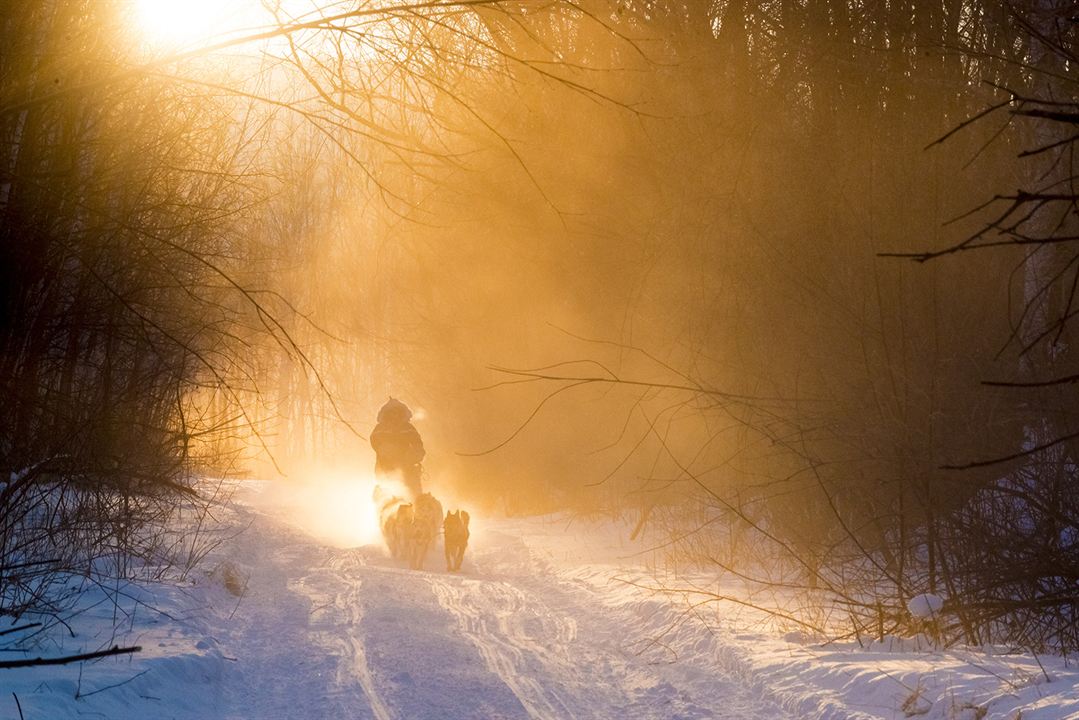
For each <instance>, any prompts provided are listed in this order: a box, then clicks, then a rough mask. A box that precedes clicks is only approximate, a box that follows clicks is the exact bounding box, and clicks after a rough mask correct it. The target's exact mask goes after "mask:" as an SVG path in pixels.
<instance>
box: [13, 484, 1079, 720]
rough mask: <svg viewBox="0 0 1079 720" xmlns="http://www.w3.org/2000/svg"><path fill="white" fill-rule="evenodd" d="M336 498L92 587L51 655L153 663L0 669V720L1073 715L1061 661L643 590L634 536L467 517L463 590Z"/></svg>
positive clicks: (284, 502) (242, 500) (266, 513)
mask: <svg viewBox="0 0 1079 720" xmlns="http://www.w3.org/2000/svg"><path fill="white" fill-rule="evenodd" d="M335 499H336V502H334V500H333V499H329V498H328V496H327V495H326V493H324V492H309V491H306V490H300V491H297V490H295V489H291V490H287V491H286V490H282V489H281V488H280V487H279V486H269V485H266V484H262V483H248V484H247V485H246V486H245V487H244V489H243V491H242V492H241V493H239V494H238V495H237V496H236V498H235V499H234V500H233V502H232V503H231V504H230V506H229V508H223V509H222V513H220V514H219V518H221V519H223V520H224V521H225V522H226V523H228V524H229V525H231V526H233V527H235V528H241V527H246V530H245V531H244V532H243V533H240V534H238V535H236V536H235V537H232V538H231V539H230V540H228V542H226V543H225V544H223V545H222V546H221V547H219V548H217V549H216V550H215V552H214V553H213V554H212V555H211V557H210V558H209V559H208V560H207V563H206V568H207V570H208V571H213V572H212V573H210V574H208V575H204V576H200V579H199V581H198V582H197V583H194V584H192V585H191V586H189V587H186V586H185V587H165V586H160V587H150V588H142V589H140V588H134V587H128V588H120V590H121V592H122V597H123V598H124V603H122V604H121V608H120V609H121V613H120V615H119V616H117V615H116V609H115V608H114V606H113V604H112V603H110V602H103V601H104V600H105V598H106V596H107V594H108V593H107V592H106V591H105V590H104V589H93V590H87V591H85V592H84V593H83V596H82V597H83V602H82V605H83V607H84V608H90V609H89V610H86V611H84V612H82V613H81V614H79V615H78V616H77V617H76V618H74V620H73V622H72V625H71V630H72V632H71V633H67V632H64V633H54V636H52V637H50V638H49V641H48V642H47V643H45V644H43V645H42V646H41V647H40V649H39V652H40V654H42V655H46V656H51V655H57V654H64V653H72V652H85V651H93V650H98V649H101V648H103V647H111V646H112V645H113V644H117V643H119V644H121V645H124V644H138V645H141V646H142V648H143V650H142V652H140V653H138V654H135V655H131V656H125V657H123V658H108V659H104V660H99V661H95V662H91V663H85V664H82V665H81V666H80V665H70V666H63V667H52V668H35V669H25V670H0V719H4V720H6V719H7V718H18V717H19V711H18V708H17V706H16V698H17V699H18V702H19V704H20V705H21V708H22V714H23V717H24V718H25V719H26V720H38V719H41V718H49V719H52V718H66V717H73V718H74V717H107V718H296V717H304V718H335V719H336V718H377V719H378V720H386V719H387V718H401V719H409V720H411V719H416V720H422V719H425V718H432V719H433V718H439V719H452V718H533V717H535V718H686V719H689V718H777V719H779V718H826V719H829V720H831V719H840V718H855V719H863V718H888V719H891V718H904V717H924V718H929V719H948V720H951V719H953V718H954V719H956V720H960V719H966V718H970V719H971V720H977V719H978V718H986V719H996V718H1007V719H1008V720H1013V719H1017V718H1021V719H1022V720H1049V719H1054V720H1056V719H1060V718H1079V690H1077V685H1079V671H1077V670H1076V668H1075V667H1074V665H1070V666H1069V664H1066V663H1065V662H1064V661H1063V660H1062V659H1060V658H1051V657H1050V658H1046V657H1042V658H1034V657H1033V656H1030V655H1006V654H1001V653H992V652H989V651H987V650H981V651H978V652H974V651H969V650H950V651H933V650H931V649H924V648H923V649H917V648H912V647H907V646H905V644H904V643H902V642H900V641H891V642H889V643H886V644H884V645H874V646H871V647H865V648H863V647H860V646H859V645H858V644H857V643H845V644H832V645H826V646H821V645H819V644H813V643H809V642H803V641H800V640H799V638H797V637H796V636H795V635H793V634H786V635H784V634H783V633H782V632H780V631H778V630H776V628H775V627H774V626H772V625H771V624H769V623H768V622H766V621H765V620H764V619H763V618H762V616H761V615H760V614H755V613H754V612H752V611H747V610H745V609H744V608H739V607H738V606H735V605H732V604H729V603H724V604H718V605H717V604H710V605H707V606H703V607H700V608H691V607H690V605H689V604H687V602H686V600H685V598H683V597H681V596H677V595H675V596H670V595H663V594H656V593H650V592H648V591H646V590H642V589H641V588H640V587H639V586H640V585H645V586H648V585H652V584H654V583H655V578H653V577H652V576H650V575H649V573H648V572H647V571H646V569H645V567H644V566H643V565H642V564H640V562H639V560H638V559H637V556H635V555H634V554H633V553H634V551H635V550H636V549H638V548H639V546H633V545H630V544H629V543H628V541H626V540H625V537H626V535H627V534H628V533H627V530H626V528H623V527H617V526H612V525H606V526H601V527H597V526H595V525H588V524H586V523H583V522H581V521H576V522H570V521H568V520H566V519H565V518H539V519H530V520H519V519H511V520H498V521H484V520H483V519H481V518H476V519H475V520H474V523H473V524H474V527H473V531H474V534H473V539H472V544H471V546H470V549H469V555H468V556H467V558H466V562H465V566H464V568H463V572H462V573H461V574H448V573H445V572H443V571H442V567H444V566H443V565H442V564H441V562H440V560H441V558H438V560H437V561H436V560H432V562H431V563H430V565H429V569H428V570H427V571H423V572H416V571H409V570H406V569H403V568H401V567H399V566H398V565H397V564H395V563H394V562H392V561H391V560H389V559H388V558H387V557H386V553H385V552H384V550H383V549H382V548H381V547H380V546H379V545H378V544H377V542H375V535H374V533H373V527H372V525H371V523H370V522H369V518H359V519H357V514H356V513H355V512H354V510H353V507H354V505H353V504H352V503H351V502H350V501H347V500H346V499H342V498H341V497H340V496H336V497H335ZM230 588H231V589H232V590H233V591H237V592H241V594H240V595H234V594H233V593H232V592H230V591H229V589H230ZM115 591H116V588H112V589H111V592H113V593H115ZM98 602H99V604H98V605H96V606H95V603H98ZM114 617H119V618H120V619H122V620H123V623H122V625H121V627H120V628H119V629H118V630H116V631H115V632H114V631H113V630H112V625H113V619H114ZM35 652H38V651H35ZM6 656H10V654H7V655H6ZM0 659H6V657H2V658H0Z"/></svg>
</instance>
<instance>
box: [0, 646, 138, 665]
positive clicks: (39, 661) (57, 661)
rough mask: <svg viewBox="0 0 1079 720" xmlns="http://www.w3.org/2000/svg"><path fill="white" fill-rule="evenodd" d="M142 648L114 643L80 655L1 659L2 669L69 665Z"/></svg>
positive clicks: (124, 653)
mask: <svg viewBox="0 0 1079 720" xmlns="http://www.w3.org/2000/svg"><path fill="white" fill-rule="evenodd" d="M141 650H142V646H141V645H135V646H134V647H126V648H122V647H120V646H118V645H113V646H112V647H111V648H109V649H108V650H99V651H98V652H92V653H82V654H80V655H65V656H63V657H57V658H40V657H39V658H31V659H29V660H3V661H0V670H9V669H11V668H21V667H36V666H39V665H67V664H68V663H73V662H79V661H81V660H94V659H96V658H102V657H108V656H110V655H126V654H129V653H137V652H140V651H141Z"/></svg>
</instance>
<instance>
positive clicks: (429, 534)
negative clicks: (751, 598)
mask: <svg viewBox="0 0 1079 720" xmlns="http://www.w3.org/2000/svg"><path fill="white" fill-rule="evenodd" d="M374 499H375V505H376V506H377V507H378V516H379V527H380V529H381V531H382V538H383V540H384V541H385V542H386V547H387V548H388V549H389V551H390V556H391V557H392V558H393V559H394V560H397V561H399V562H404V563H406V564H407V565H408V567H409V568H411V569H412V570H422V569H423V566H424V565H425V564H426V561H427V557H428V555H429V554H430V552H431V549H432V548H433V547H435V546H436V545H437V544H438V539H439V538H440V537H441V538H442V540H443V549H444V554H445V557H446V569H447V570H450V571H458V570H460V569H461V561H462V559H463V558H464V554H465V549H466V548H467V546H468V537H469V529H468V523H469V516H468V513H467V512H466V511H464V510H457V511H455V512H447V513H446V515H445V517H443V515H442V503H440V502H439V501H438V499H437V498H435V496H434V495H432V494H431V493H421V494H419V495H417V496H416V497H415V499H414V500H412V501H411V502H409V500H408V499H406V498H404V497H401V496H399V495H394V494H391V493H388V492H386V491H385V490H384V489H383V488H382V487H381V486H378V485H376V486H375V491H374Z"/></svg>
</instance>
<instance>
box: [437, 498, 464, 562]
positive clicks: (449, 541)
mask: <svg viewBox="0 0 1079 720" xmlns="http://www.w3.org/2000/svg"><path fill="white" fill-rule="evenodd" d="M442 533H443V535H444V536H445V545H446V569H447V570H449V571H451V572H454V571H457V570H460V569H461V561H462V560H464V558H465V549H466V548H467V547H468V535H469V533H468V513H467V512H466V511H464V510H458V511H456V512H448V513H446V519H445V520H443V521H442Z"/></svg>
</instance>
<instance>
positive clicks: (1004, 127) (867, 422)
mask: <svg viewBox="0 0 1079 720" xmlns="http://www.w3.org/2000/svg"><path fill="white" fill-rule="evenodd" d="M141 12H143V11H142V10H140V11H139V12H134V7H133V6H132V5H131V4H130V3H125V2H120V1H119V0H117V2H100V3H99V2H92V3H91V2H75V3H57V2H54V1H52V0H40V1H39V2H34V3H30V4H29V5H28V6H27V7H26V8H25V10H24V11H22V12H21V13H11V14H10V16H9V17H5V19H4V25H3V26H2V28H0V33H2V36H0V40H3V41H4V43H5V47H8V48H10V50H9V51H6V52H5V54H4V56H3V58H2V59H0V77H2V78H3V98H2V107H0V133H2V136H3V138H4V143H5V144H4V145H3V148H4V149H3V150H2V151H0V161H2V163H0V167H2V168H3V175H2V178H0V212H2V213H3V216H2V217H3V219H2V222H3V226H2V232H3V236H2V237H3V243H2V250H0V252H2V253H3V256H2V258H0V279H2V282H0V292H2V297H0V301H2V302H3V307H4V314H3V319H4V325H3V327H2V328H0V341H2V343H3V346H2V353H0V362H2V367H0V382H2V383H3V385H2V391H3V397H4V398H5V402H6V403H7V406H8V407H9V408H10V411H9V412H8V414H7V416H6V417H5V418H4V419H3V420H2V421H0V424H2V430H3V432H2V435H0V437H2V438H3V447H2V450H3V464H4V467H5V468H8V469H9V470H10V471H11V472H14V473H18V472H21V471H23V470H25V469H28V468H30V469H34V470H33V472H31V473H30V474H29V475H26V476H25V477H31V476H34V475H35V474H40V475H42V476H45V477H50V478H60V479H61V480H62V481H63V482H75V483H79V484H80V486H83V487H90V488H95V489H100V490H101V492H102V493H104V497H107V498H110V500H109V502H110V503H111V502H113V500H115V502H116V503H120V502H121V500H122V506H123V507H124V508H125V510H124V512H128V509H127V508H128V507H129V506H128V503H129V501H130V499H131V497H138V498H145V497H154V498H155V500H154V501H153V502H152V503H150V505H151V506H152V507H153V508H155V509H154V510H152V511H151V510H149V509H147V510H146V513H147V516H153V517H157V516H156V515H155V513H157V512H164V513H167V508H168V506H169V501H168V500H167V499H161V498H160V497H159V495H158V493H162V492H163V493H168V492H174V491H176V492H184V488H186V491H187V492H188V494H190V493H191V492H192V491H191V489H190V487H189V485H190V483H191V482H192V479H193V478H197V477H201V476H205V475H207V474H209V475H214V476H227V477H260V478H273V479H275V480H280V481H281V482H282V483H283V485H282V487H285V488H288V487H291V488H292V490H288V491H283V492H290V493H293V494H292V495H291V496H292V497H294V498H295V507H296V508H297V517H301V516H302V517H303V518H304V519H303V520H302V523H303V524H304V525H305V526H306V527H312V528H313V527H317V526H326V525H328V524H334V525H340V524H342V523H340V522H335V523H328V522H325V521H324V520H325V518H324V517H322V516H321V515H320V513H322V512H328V511H329V510H328V509H326V508H325V504H326V501H327V499H328V498H329V497H331V496H332V497H338V498H349V500H348V503H347V504H349V505H351V504H353V502H354V503H355V504H357V506H360V507H362V506H363V503H365V502H366V501H364V500H362V498H363V496H365V495H366V494H367V493H368V492H369V484H370V477H371V473H372V471H373V465H374V456H373V452H372V450H371V448H370V445H369V442H368V437H369V434H370V431H371V429H372V427H373V425H374V421H375V416H376V413H377V411H378V409H379V407H381V405H382V404H383V403H384V402H385V401H386V400H387V399H388V398H389V397H391V396H392V397H395V398H398V399H400V400H402V401H404V402H405V403H407V404H408V405H409V406H410V407H411V408H412V409H413V411H415V412H416V417H415V423H416V426H417V428H418V430H419V432H420V434H421V435H422V437H423V440H424V443H425V446H426V450H427V456H426V458H425V460H424V470H425V473H426V475H425V478H426V479H425V483H427V484H428V486H429V487H431V488H436V489H437V492H438V493H439V495H440V496H441V497H443V498H445V499H446V501H451V502H452V504H453V505H454V506H465V507H470V508H472V509H474V510H476V511H481V512H483V513H492V514H494V513H505V514H511V515H513V514H531V513H548V512H555V511H561V512H569V513H574V514H577V515H608V516H621V517H628V518H631V519H634V520H636V521H637V523H638V525H637V530H638V531H640V530H643V531H644V532H645V533H646V534H647V533H651V535H649V537H650V538H652V540H655V541H657V542H663V538H664V537H666V536H665V535H664V534H665V533H668V532H670V533H674V535H673V537H678V538H690V541H689V544H688V545H687V544H685V543H673V544H672V545H671V547H672V548H673V549H672V550H671V557H670V561H671V562H672V563H674V564H676V565H681V564H684V563H691V564H692V563H697V564H703V565H704V566H705V567H709V568H712V569H715V568H716V567H724V568H728V569H729V566H731V565H734V564H737V565H738V566H739V567H740V568H742V570H743V571H744V570H746V568H752V567H758V566H767V567H769V568H773V569H774V568H776V567H778V568H781V569H782V570H781V571H782V572H788V571H789V572H790V573H792V574H793V577H794V578H795V579H793V580H790V582H792V583H794V584H795V585H796V586H798V587H802V586H803V585H804V586H806V587H810V588H813V589H816V588H818V587H826V588H828V589H829V590H831V591H836V592H837V593H838V594H839V595H842V592H839V590H838V589H837V588H840V587H846V584H847V583H850V582H854V581H853V580H851V575H850V574H849V573H848V572H847V571H848V570H850V568H852V567H854V568H857V572H855V575H857V576H858V577H860V578H863V579H866V578H868V579H866V586H865V587H872V588H874V590H873V592H877V591H878V590H879V587H878V584H879V583H883V584H884V585H886V586H889V587H891V588H893V589H894V598H892V599H893V600H895V602H896V603H898V606H899V607H902V606H903V605H902V603H903V599H904V598H905V597H909V595H910V594H911V593H912V592H913V591H914V590H916V589H926V588H928V589H930V590H934V591H935V590H936V588H937V586H938V584H943V583H947V584H949V585H950V586H951V590H952V591H953V592H955V593H957V594H962V593H964V592H967V593H969V594H970V596H971V597H975V596H978V594H979V593H982V594H985V593H987V592H990V590H988V589H987V587H988V586H986V585H985V584H983V583H982V580H984V577H983V576H982V575H980V574H979V573H980V571H979V570H978V569H977V568H985V567H989V566H991V565H992V564H993V562H994V559H993V558H994V552H993V551H992V550H986V548H1000V547H1007V546H1010V545H1009V543H1010V542H1011V540H1012V538H1011V537H1010V532H1011V529H1012V528H1014V527H1016V526H1021V527H1023V528H1028V529H1030V536H1031V537H1030V543H1029V545H1023V547H1026V548H1028V549H1029V550H1030V553H1032V555H1031V556H1030V557H1038V558H1042V557H1044V552H1047V550H1046V547H1051V548H1052V549H1053V553H1055V555H1054V557H1057V558H1058V559H1061V558H1064V559H1066V558H1067V557H1068V556H1067V551H1068V547H1070V543H1071V542H1073V538H1074V536H1072V535H1068V534H1067V532H1065V529H1067V528H1072V529H1074V527H1075V517H1076V515H1075V514H1074V513H1072V511H1071V509H1068V508H1070V507H1071V506H1070V505H1068V506H1067V507H1066V508H1064V509H1061V508H1062V507H1064V506H1063V505H1062V503H1064V501H1063V500H1062V499H1061V498H1067V497H1071V496H1072V495H1073V494H1069V489H1073V486H1074V479H1075V478H1074V476H1075V466H1074V462H1073V461H1072V460H1071V459H1070V458H1072V457H1073V454H1072V448H1073V445H1074V441H1075V437H1076V435H1075V434H1074V430H1073V428H1074V422H1075V417H1074V408H1075V407H1076V402H1075V401H1076V398H1075V397H1074V394H1075V392H1076V388H1077V387H1079V385H1077V384H1076V383H1074V382H1072V380H1074V377H1075V376H1074V373H1072V372H1070V370H1072V369H1074V368H1073V367H1072V366H1073V365H1074V357H1073V353H1071V352H1070V350H1069V348H1070V347H1071V346H1072V344H1073V342H1074V341H1073V339H1072V335H1073V333H1074V331H1073V323H1071V322H1070V321H1071V320H1072V319H1073V317H1074V314H1075V313H1074V309H1073V300H1074V297H1075V288H1076V277H1079V275H1077V271H1076V268H1077V267H1079V265H1077V256H1076V255H1075V254H1074V252H1073V250H1072V247H1073V244H1074V239H1075V224H1076V216H1075V212H1074V200H1075V192H1074V180H1075V176H1074V171H1073V170H1072V169H1071V168H1072V163H1071V156H1070V153H1071V151H1072V148H1073V146H1074V141H1075V138H1076V137H1077V136H1076V135H1075V134H1074V126H1075V114H1074V109H1075V88H1076V78H1075V55H1074V27H1075V25H1074V22H1071V20H1068V19H1062V18H1064V14H1062V13H1065V14H1066V12H1065V10H1058V9H1053V8H1049V7H1042V6H1041V5H1038V4H1034V3H1028V4H1022V5H1021V6H1010V5H1008V6H1002V5H1001V4H999V3H980V2H961V3H951V2H943V3H941V2H938V3H921V2H919V3H914V4H913V5H910V6H909V7H908V6H906V5H901V4H900V5H897V4H887V5H879V6H878V5H874V6H868V5H864V4H859V3H856V2H836V1H835V0H820V1H817V0H813V1H810V2H785V1H784V2H742V1H741V0H724V1H723V2H718V3H711V4H708V3H705V4H699V3H697V4H695V3H651V2H643V3H639V2H635V1H634V2H587V3H572V2H571V3H562V2H554V3H543V4H533V3H529V2H520V3H518V2H501V1H497V0H492V1H491V2H478V3H464V4H455V3H449V4H445V5H442V4H438V5H435V6H430V7H428V6H426V5H424V6H422V7H413V6H401V7H397V6H392V7H389V6H378V7H375V6H367V5H363V4H357V3H354V2H329V3H307V2H304V3H290V2H281V3H273V4H264V5H258V6H257V7H256V6H251V8H249V9H248V10H244V11H243V12H240V11H237V13H238V14H237V15H236V17H241V18H243V24H244V26H243V27H239V28H237V27H225V26H222V25H221V23H223V22H224V20H222V21H220V22H215V24H214V27H213V32H214V33H215V34H213V35H211V36H210V37H201V36H200V33H205V32H206V30H202V29H200V28H202V27H205V26H204V25H200V24H198V23H192V24H191V25H190V26H187V24H186V23H185V26H184V27H183V28H180V27H177V26H176V25H177V23H178V22H179V21H175V22H172V21H170V22H165V23H158V24H154V23H151V22H150V21H149V20H148V19H147V18H145V17H143V15H141V14H139V13H141ZM252 13H254V14H252ZM256 15H257V16H258V18H259V19H257V20H256V19H253V18H255V16H256ZM222 17H224V16H222ZM140 18H142V19H140ZM155 18H156V19H160V18H159V17H158V16H152V17H151V18H150V19H155ZM153 27H157V28H158V30H152V29H151V28H153ZM173 30H175V31H176V32H175V33H173V32H172V31H173ZM181 30H182V31H183V32H180V31H181ZM153 32H157V33H161V34H159V35H156V36H155V35H153V34H152V33H153ZM1016 188H1022V190H1018V191H1017V190H1016ZM1009 386H1010V387H1009ZM957 468H961V469H957ZM13 477H15V476H13ZM18 477H20V478H21V477H24V475H19V476H18ZM26 482H30V481H29V480H27V481H26ZM177 488H180V490H177ZM14 497H15V495H14V494H13V493H10V492H9V493H8V495H0V504H2V503H4V502H8V500H10V498H14ZM1005 497H1011V498H1013V499H1014V498H1016V497H1018V498H1021V501H1014V500H1013V501H1005V499H1004V498H1005ZM11 502H15V501H14V500H11ZM19 502H22V500H19ZM27 502H29V501H27ZM1013 502H1019V505H1018V506H1017V505H1015V504H1013ZM31 504H32V503H31ZM118 506H119V505H117V507H118ZM20 507H22V506H20ZM27 507H29V505H28V506H27ZM110 507H111V505H110ZM320 508H321V509H320ZM6 510H10V513H11V514H10V517H17V516H18V517H21V516H20V515H18V512H22V511H21V510H19V511H18V512H17V508H14V506H12V508H6ZM301 511H302V512H301ZM335 511H336V510H335ZM95 512H97V511H95ZM360 514H361V515H363V513H362V512H361V513H360ZM365 517H366V516H365ZM346 524H347V523H346ZM121 527H124V526H123V525H121ZM371 529H372V528H371V526H370V523H369V522H368V521H364V522H358V523H357V526H356V527H355V528H352V529H348V530H347V533H353V534H351V535H347V536H346V537H336V538H334V539H333V541H334V542H338V543H346V544H347V543H348V542H361V541H364V540H369V539H370V537H369V535H370V531H371ZM4 532H5V533H7V532H8V531H7V530H5V531H4ZM124 532H126V530H124ZM1062 533H1064V534H1062ZM635 535H636V532H635ZM6 536H7V535H6V534H5V537H6ZM1045 538H1053V540H1052V541H1049V540H1046V539H1045ZM1062 538H1063V539H1062ZM1069 538H1072V539H1069ZM51 539H52V538H51V536H50V541H51ZM125 542H126V541H125ZM1030 557H1027V556H1024V557H1023V558H1019V559H1017V560H1016V562H1015V567H1016V568H1020V567H1023V566H1024V564H1025V563H1027V562H1028V561H1029V559H1030ZM722 558H727V559H726V560H722ZM1024 558H1025V559H1024ZM1062 561H1063V560H1062ZM1048 566H1053V563H1049V565H1048ZM959 567H966V568H974V569H973V570H971V573H972V574H971V575H970V576H969V577H968V576H962V577H960V576H959V575H957V572H958V571H957V568H959ZM777 572H778V571H777ZM859 573H863V574H861V575H859ZM1054 577H1055V576H1054ZM1043 579H1044V578H1043ZM859 582H860V581H859ZM1007 582H1010V581H1007ZM1007 582H1005V585H1007ZM1016 582H1018V583H1019V585H1020V586H1022V587H1025V588H1027V589H1030V588H1031V587H1032V586H1029V584H1028V585H1024V584H1023V583H1025V582H1027V581H1026V580H1023V579H1022V578H1020V579H1018V580H1016ZM1053 582H1054V583H1055V582H1056V581H1055V580H1054V581H1053ZM1050 584H1052V583H1050ZM990 585H992V583H990ZM992 587H993V588H996V586H992ZM1009 587H1011V586H1010V585H1009ZM992 591H993V592H996V589H993V590H992ZM843 592H845V591H843ZM867 592H868V591H867ZM888 592H891V591H880V593H879V594H881V595H888ZM1038 592H1041V591H1040V590H1039V591H1038ZM1005 594H1007V593H1005ZM1002 612H1003V611H1002ZM990 615H992V613H990ZM982 617H983V616H979V618H982ZM998 617H999V615H992V617H990V618H989V619H988V620H987V622H996V620H997V618H998ZM979 618H974V619H971V618H967V620H968V621H969V622H968V624H967V625H965V626H964V629H963V632H965V633H966V634H967V637H968V638H973V637H975V636H976V634H977V633H976V631H975V630H974V629H972V628H974V627H975V626H978V623H979V622H981V619H979Z"/></svg>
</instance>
